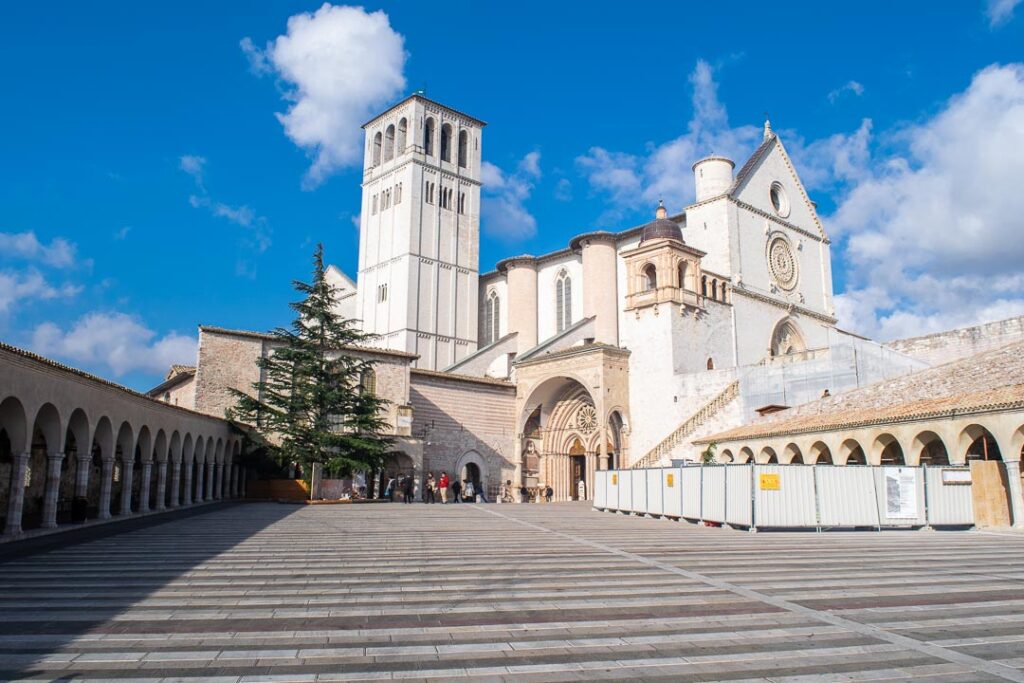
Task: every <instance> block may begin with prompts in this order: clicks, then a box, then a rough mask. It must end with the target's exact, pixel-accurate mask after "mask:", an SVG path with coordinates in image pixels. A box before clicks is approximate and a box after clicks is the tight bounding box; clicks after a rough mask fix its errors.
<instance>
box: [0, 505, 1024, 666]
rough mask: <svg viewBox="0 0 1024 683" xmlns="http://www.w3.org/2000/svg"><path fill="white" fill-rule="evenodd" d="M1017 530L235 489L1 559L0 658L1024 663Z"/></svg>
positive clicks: (192, 662) (112, 662)
mask: <svg viewBox="0 0 1024 683" xmlns="http://www.w3.org/2000/svg"><path fill="white" fill-rule="evenodd" d="M1022 540H1024V538H1022V537H1020V536H1015V535H1013V534H1008V535H998V536H997V535H986V534H976V533H901V532H893V533H881V534H879V533H874V532H872V533H839V534H798V533H783V534H746V533H741V532H733V531H728V530H723V529H705V528H699V527H696V526H693V525H689V524H680V523H675V522H663V521H658V520H652V519H643V518H637V517H626V516H619V515H607V514H598V513H594V512H592V511H590V510H589V508H587V507H585V506H580V505H575V504H555V505H533V506H517V505H512V506H509V505H502V506H498V505H490V506H476V505H464V506H440V505H437V506H424V505H412V506H404V505H387V506H330V507H315V508H306V507H297V506H285V505H274V504H239V505H235V506H227V507H222V508H219V509H216V510H211V511H210V512H209V513H207V514H204V515H200V516H194V517H191V518H188V519H182V520H179V521H171V522H168V523H165V524H161V525H159V526H152V527H149V528H138V529H132V530H130V531H128V532H126V533H124V534H121V535H117V536H108V537H104V538H97V539H95V540H91V541H89V542H87V543H83V544H78V545H71V546H68V547H63V548H57V549H54V550H51V551H49V552H46V553H45V554H38V555H32V556H26V557H21V558H15V559H12V560H8V561H6V562H5V563H4V565H3V571H2V572H0V613H3V614H4V619H3V620H0V678H3V679H5V680H57V679H60V680H118V681H129V680H147V681H161V683H167V682H169V681H182V682H188V683H198V682H199V681H207V680H222V681H231V682H232V683H241V682H242V681H258V680H266V681H330V680H355V681H358V680H434V681H436V680H446V679H454V678H464V679H472V680H494V681H558V680H566V681H580V680H588V681H592V680H638V679H643V680H665V681H669V680H671V681H687V680H693V681H697V680H701V681H705V680H759V681H767V680H771V681H793V682H794V683H796V682H798V681H799V682H803V681H806V682H809V681H823V680H898V679H907V678H917V679H920V680H948V681H954V680H955V681H963V680H1007V679H1009V680H1021V678H1020V677H1019V676H1020V675H1021V669H1022V668H1024V629H1021V626H1024V600H1018V599H1016V593H1015V591H1014V590H1007V587H1008V583H1009V584H1010V585H1011V586H1013V584H1014V583H1015V581H1019V579H1015V578H1014V577H1017V576H1024V572H1021V571H1018V570H1017V567H1021V566H1024V565H1022V564H1021V560H1024V543H1022V542H1021V541H1022ZM1014 588H1015V587H1014ZM825 603H827V604H828V605H829V606H831V607H834V608H835V610H834V611H833V612H829V611H825V609H828V608H825V609H823V608H820V607H818V605H819V604H825ZM894 603H900V604H894ZM794 607H795V608H796V609H794ZM1015 676H1016V678H1015Z"/></svg>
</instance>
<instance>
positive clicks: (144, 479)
mask: <svg viewBox="0 0 1024 683" xmlns="http://www.w3.org/2000/svg"><path fill="white" fill-rule="evenodd" d="M152 476H153V463H152V462H144V463H142V476H141V477H140V482H139V512H149V482H150V480H151V478H152Z"/></svg>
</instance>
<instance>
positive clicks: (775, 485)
mask: <svg viewBox="0 0 1024 683" xmlns="http://www.w3.org/2000/svg"><path fill="white" fill-rule="evenodd" d="M761 490H762V491H778V490H779V475H777V474H762V475H761Z"/></svg>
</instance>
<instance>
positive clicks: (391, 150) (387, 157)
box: [384, 124, 395, 161]
mask: <svg viewBox="0 0 1024 683" xmlns="http://www.w3.org/2000/svg"><path fill="white" fill-rule="evenodd" d="M394 158H395V126H394V125H393V124H392V125H390V126H388V129H387V130H386V131H385V132H384V161H391V160H392V159H394Z"/></svg>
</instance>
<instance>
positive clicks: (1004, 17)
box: [985, 0, 1021, 28]
mask: <svg viewBox="0 0 1024 683" xmlns="http://www.w3.org/2000/svg"><path fill="white" fill-rule="evenodd" d="M1020 3H1021V0H988V2H987V3H986V5H985V16H986V17H987V18H988V25H989V28H996V27H997V26H1001V25H1003V24H1006V23H1008V22H1009V21H1010V20H1011V19H1013V10H1014V9H1016V7H1017V5H1019V4H1020Z"/></svg>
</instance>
